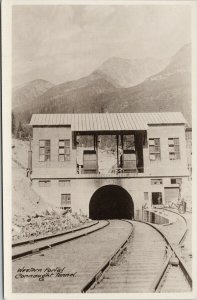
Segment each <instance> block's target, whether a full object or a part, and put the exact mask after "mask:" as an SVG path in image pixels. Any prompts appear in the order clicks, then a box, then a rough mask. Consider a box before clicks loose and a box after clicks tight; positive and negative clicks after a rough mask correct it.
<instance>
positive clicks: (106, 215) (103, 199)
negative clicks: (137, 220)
mask: <svg viewBox="0 0 197 300" xmlns="http://www.w3.org/2000/svg"><path fill="white" fill-rule="evenodd" d="M89 216H90V218H91V219H92V220H103V219H132V218H133V216H134V204H133V200H132V198H131V196H130V194H129V193H128V192H127V191H126V190H125V189H123V188H122V187H120V186H118V185H106V186H103V187H101V188H99V189H98V190H97V191H96V192H95V193H94V194H93V196H92V198H91V199H90V204H89Z"/></svg>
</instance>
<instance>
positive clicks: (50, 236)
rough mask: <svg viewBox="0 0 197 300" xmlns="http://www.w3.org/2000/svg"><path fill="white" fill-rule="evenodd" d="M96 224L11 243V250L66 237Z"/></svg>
mask: <svg viewBox="0 0 197 300" xmlns="http://www.w3.org/2000/svg"><path fill="white" fill-rule="evenodd" d="M98 223H99V221H96V222H92V223H91V224H89V225H86V226H82V227H78V228H74V229H70V230H67V231H64V232H60V233H56V234H51V235H48V236H47V235H46V236H43V237H39V238H36V239H32V240H26V241H21V242H18V243H13V244H12V248H14V247H18V246H23V245H27V244H34V243H37V242H40V241H44V240H48V239H50V238H54V237H58V236H62V235H66V234H69V233H72V232H76V231H80V230H83V229H86V228H89V227H92V226H94V225H97V224H98Z"/></svg>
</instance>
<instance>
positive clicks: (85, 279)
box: [12, 220, 133, 293]
mask: <svg viewBox="0 0 197 300" xmlns="http://www.w3.org/2000/svg"><path fill="white" fill-rule="evenodd" d="M103 222H105V223H106V221H103ZM132 229H133V225H132V224H130V223H129V222H127V221H121V220H111V221H110V222H109V225H108V226H105V227H104V228H102V229H101V230H97V231H95V232H94V233H91V234H89V235H88V236H86V235H84V236H83V237H81V238H76V239H73V240H72V241H69V242H66V243H62V244H59V245H58V246H56V247H52V248H48V250H46V251H40V252H38V253H35V254H34V255H29V256H23V257H21V258H20V259H16V260H14V261H13V263H12V276H13V280H12V282H13V292H16V293H17V292H22V293H28V292H31V293H32V292H33V293H36V292H37V293H39V292H40V293H43V292H45V293H46V292H58V293H69V292H70V293H75V292H76V293H77V292H78V293H81V292H83V291H84V290H83V289H84V287H88V288H89V286H91V284H92V282H93V281H95V280H97V279H98V277H99V275H98V272H99V273H100V272H103V271H105V270H106V268H108V267H109V264H113V263H115V262H116V260H117V259H118V257H120V256H121V253H124V251H125V247H126V244H127V242H128V240H129V238H130V236H131V234H132ZM112 258H113V259H112ZM57 268H58V269H60V268H61V270H60V271H58V270H57ZM46 270H47V272H46ZM38 276H46V277H44V278H43V277H42V278H43V280H42V278H40V279H39V277H38ZM95 276H96V277H95Z"/></svg>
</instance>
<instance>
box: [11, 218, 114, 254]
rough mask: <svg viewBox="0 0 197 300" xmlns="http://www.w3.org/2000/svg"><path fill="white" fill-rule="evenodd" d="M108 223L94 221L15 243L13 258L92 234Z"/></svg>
mask: <svg viewBox="0 0 197 300" xmlns="http://www.w3.org/2000/svg"><path fill="white" fill-rule="evenodd" d="M107 225H108V222H107V221H101V222H94V223H93V224H91V225H89V226H84V227H81V228H79V229H74V230H72V231H69V232H65V233H60V234H55V235H54V236H48V237H44V238H39V239H36V240H32V241H29V242H25V243H22V244H18V245H15V246H14V247H13V248H12V259H18V258H20V257H23V256H26V255H32V254H35V253H36V252H39V251H41V250H46V249H48V248H51V247H53V246H56V245H58V244H61V243H65V242H68V241H71V240H73V239H76V238H77V237H81V236H84V235H87V234H90V233H92V232H94V231H97V230H99V229H101V228H103V227H105V226H107Z"/></svg>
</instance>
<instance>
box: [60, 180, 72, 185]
mask: <svg viewBox="0 0 197 300" xmlns="http://www.w3.org/2000/svg"><path fill="white" fill-rule="evenodd" d="M69 184H70V180H64V179H62V180H59V186H67V185H69Z"/></svg>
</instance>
